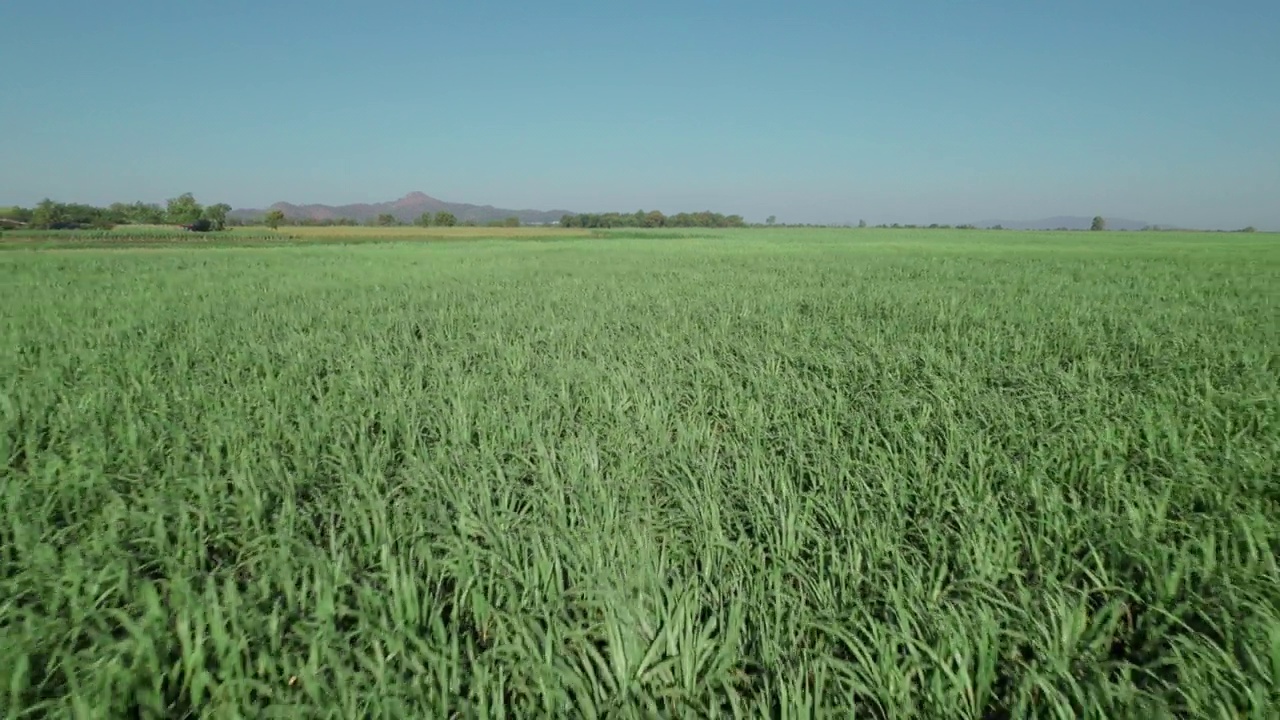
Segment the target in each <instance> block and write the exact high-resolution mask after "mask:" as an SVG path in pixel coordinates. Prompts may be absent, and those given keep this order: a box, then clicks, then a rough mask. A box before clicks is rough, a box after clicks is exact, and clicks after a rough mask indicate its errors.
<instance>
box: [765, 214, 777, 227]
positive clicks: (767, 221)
mask: <svg viewBox="0 0 1280 720" xmlns="http://www.w3.org/2000/svg"><path fill="white" fill-rule="evenodd" d="M776 222H778V216H777V215H770V216H769V217H767V218H765V219H764V224H765V225H772V224H774V223H776Z"/></svg>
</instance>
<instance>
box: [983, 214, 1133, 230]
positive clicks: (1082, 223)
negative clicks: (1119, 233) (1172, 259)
mask: <svg viewBox="0 0 1280 720" xmlns="http://www.w3.org/2000/svg"><path fill="white" fill-rule="evenodd" d="M1105 219H1106V221H1107V229H1108V230H1142V229H1144V228H1148V227H1151V223H1148V222H1141V221H1138V220H1126V219H1124V218H1105ZM974 225H977V226H978V227H980V228H989V227H995V226H996V225H999V226H1000V227H1002V228H1005V229H1006V230H1057V229H1058V228H1066V229H1068V230H1088V229H1089V228H1091V227H1093V218H1092V217H1081V216H1077V215H1061V216H1058V217H1051V218H1045V219H1043V220H1024V221H1021V222H1020V221H1017V220H983V221H982V222H978V223H974Z"/></svg>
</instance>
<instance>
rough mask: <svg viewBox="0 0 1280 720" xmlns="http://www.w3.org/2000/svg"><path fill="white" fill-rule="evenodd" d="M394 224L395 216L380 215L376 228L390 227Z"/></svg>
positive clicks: (389, 214)
mask: <svg viewBox="0 0 1280 720" xmlns="http://www.w3.org/2000/svg"><path fill="white" fill-rule="evenodd" d="M395 224H396V216H395V215H392V214H391V213H382V214H381V215H379V216H378V227H391V226H392V225H395Z"/></svg>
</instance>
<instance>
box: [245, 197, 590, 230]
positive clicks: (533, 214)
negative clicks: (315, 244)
mask: <svg viewBox="0 0 1280 720" xmlns="http://www.w3.org/2000/svg"><path fill="white" fill-rule="evenodd" d="M267 210H280V211H281V212H283V213H284V216H285V217H286V218H288V219H290V220H337V219H339V218H346V219H348V220H355V221H357V222H367V221H369V220H373V219H375V218H377V217H378V216H379V215H382V214H384V213H390V214H391V215H392V216H394V217H395V219H396V220H399V221H400V222H406V223H407V222H413V221H414V220H417V219H418V217H419V216H421V215H422V213H424V212H429V213H432V214H434V213H437V212H440V211H442V210H443V211H445V212H451V213H453V214H454V215H455V216H456V217H457V218H458V221H459V222H466V221H468V220H474V221H475V222H478V223H485V222H489V221H490V220H503V219H506V218H509V217H511V216H513V215H514V216H515V217H518V218H520V222H521V223H522V224H525V225H538V224H546V223H551V222H555V221H557V220H559V219H560V218H561V216H563V215H566V214H572V213H570V212H569V211H568V210H507V209H504V208H496V207H494V206H492V205H471V204H468V203H452V202H445V201H444V200H437V199H436V198H433V197H431V196H430V195H427V194H425V193H420V192H411V193H409V194H408V195H405V196H404V197H402V198H400V199H399V200H392V201H390V202H383V203H357V204H355V205H337V206H335V205H294V204H292V203H286V202H278V203H276V204H275V205H272V206H271V207H269V208H266V209H264V210H255V209H248V208H245V209H240V210H232V211H231V212H230V213H228V216H229V217H232V218H235V219H237V220H255V219H257V218H260V217H262V216H263V215H265V214H266V212H267Z"/></svg>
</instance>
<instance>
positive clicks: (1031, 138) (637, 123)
mask: <svg viewBox="0 0 1280 720" xmlns="http://www.w3.org/2000/svg"><path fill="white" fill-rule="evenodd" d="M0 28H4V33H3V36H4V37H3V38H2V39H0V68H3V69H4V72H3V73H0V205H5V204H10V203H18V204H24V205H29V204H33V203H35V202H37V201H39V200H40V199H41V198H44V197H52V198H55V199H59V200H66V201H80V202H91V203H95V204H105V203H109V202H114V201H133V200H147V201H160V200H163V199H164V198H167V197H172V196H175V195H177V194H179V193H181V192H186V191H190V192H194V193H195V194H196V196H197V197H198V198H199V199H200V200H202V201H205V202H210V203H212V202H219V201H225V202H229V203H231V204H232V205H234V206H236V207H263V206H266V205H268V204H270V203H272V202H275V201H279V200H287V201H290V202H319V203H329V204H340V203H350V202H377V201H382V200H390V199H394V198H397V197H399V196H401V195H404V194H405V193H407V192H409V191H412V190H421V191H423V192H426V193H428V194H430V195H433V196H435V197H438V198H440V199H443V200H449V201H455V202H473V203H481V204H493V205H497V206H500V207H509V208H538V209H560V208H567V209H570V210H575V211H603V210H628V211H629V210H635V209H637V208H645V209H649V208H655V207H656V208H659V209H661V210H663V211H666V212H676V211H682V210H700V209H712V210H717V211H721V212H725V213H740V214H742V215H745V216H746V217H747V218H748V219H749V220H761V219H763V218H764V217H765V216H767V215H776V216H778V218H779V219H780V220H782V221H789V222H846V221H848V222H856V221H857V220H858V219H866V220H867V221H868V222H871V223H873V224H874V223H879V222H904V223H905V222H921V223H929V222H950V223H956V222H975V221H980V220H985V219H1011V220H1021V219H1035V218H1040V217H1046V216H1052V215H1088V216H1092V215H1095V214H1101V215H1104V216H1110V217H1126V218H1131V219H1136V220H1144V221H1148V222H1157V223H1169V224H1179V225H1186V226H1198V227H1213V228H1218V227H1221V228H1237V227H1242V226H1245V225H1255V226H1257V227H1259V228H1268V229H1280V41H1278V38H1280V2H1277V1H1276V0H1221V1H1220V2H1216V3H1209V2H1190V1H1186V0H1159V1H1157V0H1105V1H1096V0H1075V1H1073V2H1056V3H1032V2H1027V1H1026V0H993V1H980V0H978V1H973V2H958V1H954V0H953V1H949V2H944V1H942V0H917V1H911V0H903V1H902V2H887V1H885V0H878V1H876V2H859V1H855V0H840V1H836V0H832V1H828V2H816V1H807V0H785V2H784V1H778V2H758V1H755V0H735V1H734V2H723V1H722V2H717V1H713V0H703V1H698V0H683V1H682V2H676V1H674V0H648V1H646V2H625V3H624V2H609V1H608V0H583V1H576V2H555V1H549V2H540V3H530V2H515V1H514V0H501V1H500V0H492V1H484V0H477V1H473V2H465V3H464V2H449V3H445V2H423V1H418V2H409V1H408V0H362V2H337V1H332V0H307V1H306V2H303V1H302V0H252V1H250V0H219V1H218V2H207V3H195V2H174V1H173V0H129V1H128V2H124V1H111V0H105V1H104V0H4V1H3V2H0Z"/></svg>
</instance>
